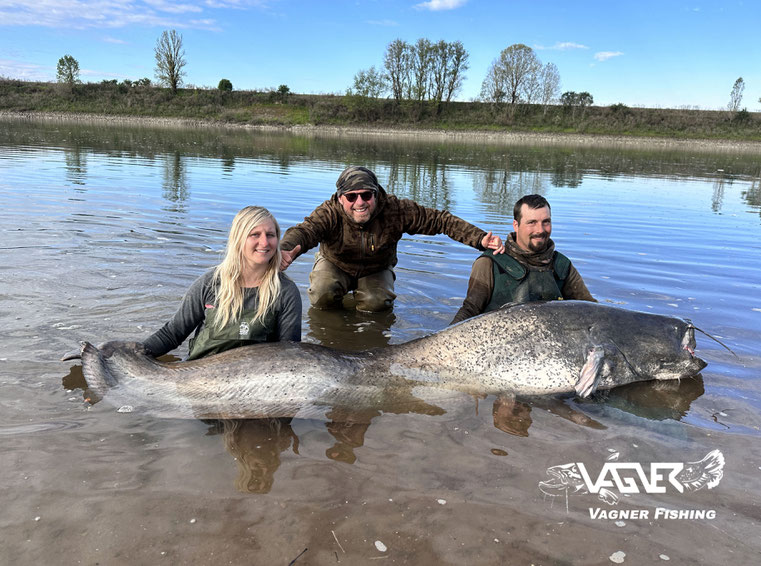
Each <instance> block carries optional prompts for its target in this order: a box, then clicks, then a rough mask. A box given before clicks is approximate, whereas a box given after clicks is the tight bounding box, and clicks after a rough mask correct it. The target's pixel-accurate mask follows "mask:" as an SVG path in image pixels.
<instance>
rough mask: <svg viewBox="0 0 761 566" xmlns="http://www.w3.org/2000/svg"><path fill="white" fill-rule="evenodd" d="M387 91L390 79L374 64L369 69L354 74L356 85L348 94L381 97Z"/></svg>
mask: <svg viewBox="0 0 761 566" xmlns="http://www.w3.org/2000/svg"><path fill="white" fill-rule="evenodd" d="M387 91H388V80H387V78H386V76H385V75H384V74H383V73H382V72H381V71H379V70H377V69H376V68H375V66H374V65H373V66H372V67H370V68H369V69H367V70H364V69H362V70H360V71H357V74H356V75H354V85H353V86H352V88H350V89H349V90H348V92H347V94H348V95H356V96H363V97H366V98H380V97H382V96H383V94H385V93H386V92H387Z"/></svg>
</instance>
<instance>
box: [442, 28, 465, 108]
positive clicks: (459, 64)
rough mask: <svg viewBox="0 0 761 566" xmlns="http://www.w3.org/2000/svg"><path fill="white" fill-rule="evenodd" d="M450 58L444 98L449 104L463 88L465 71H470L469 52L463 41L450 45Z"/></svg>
mask: <svg viewBox="0 0 761 566" xmlns="http://www.w3.org/2000/svg"><path fill="white" fill-rule="evenodd" d="M447 48H448V49H449V58H448V61H447V85H446V88H445V89H444V97H445V100H446V101H447V102H449V101H450V100H452V97H453V96H454V95H455V94H457V93H458V92H459V90H460V89H461V88H462V81H463V80H464V79H465V71H467V70H468V68H469V67H470V65H469V64H468V57H469V56H468V52H467V51H465V47H463V45H462V42H461V41H455V42H453V43H450V44H449V45H448V46H447Z"/></svg>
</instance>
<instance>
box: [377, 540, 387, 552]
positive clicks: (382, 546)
mask: <svg viewBox="0 0 761 566" xmlns="http://www.w3.org/2000/svg"><path fill="white" fill-rule="evenodd" d="M375 548H377V549H378V550H379V551H380V552H386V550H388V549H387V548H386V545H385V544H383V543H382V542H381V541H379V540H376V541H375Z"/></svg>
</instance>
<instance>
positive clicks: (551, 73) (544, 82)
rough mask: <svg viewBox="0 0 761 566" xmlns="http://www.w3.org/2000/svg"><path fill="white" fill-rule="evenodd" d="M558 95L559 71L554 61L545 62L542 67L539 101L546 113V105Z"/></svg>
mask: <svg viewBox="0 0 761 566" xmlns="http://www.w3.org/2000/svg"><path fill="white" fill-rule="evenodd" d="M559 95H560V73H559V72H558V68H557V67H556V66H555V64H554V63H547V64H546V65H545V66H544V68H543V69H542V79H541V94H540V101H541V103H542V106H543V107H544V114H547V106H549V105H550V103H551V102H552V101H553V100H556V99H557V97H558V96H559Z"/></svg>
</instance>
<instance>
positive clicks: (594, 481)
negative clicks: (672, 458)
mask: <svg viewBox="0 0 761 566" xmlns="http://www.w3.org/2000/svg"><path fill="white" fill-rule="evenodd" d="M617 459H618V453H617V452H616V453H614V454H612V455H611V456H610V457H609V458H608V461H607V462H605V464H604V465H603V467H602V470H600V473H599V474H597V475H596V476H593V474H591V473H590V472H589V470H587V467H586V466H585V465H584V464H583V463H582V462H572V463H570V464H561V465H558V466H551V467H549V468H547V475H548V476H550V479H548V480H544V481H540V482H539V490H540V491H541V492H542V493H544V494H545V495H549V496H550V497H553V498H556V497H564V498H565V506H566V512H568V497H569V496H571V495H596V496H597V499H598V500H599V501H602V502H603V503H607V504H608V505H609V506H614V505H617V504H618V502H619V500H620V499H621V496H622V495H623V496H630V495H633V494H637V493H643V492H644V493H648V494H660V493H667V492H669V491H672V492H677V493H687V492H692V491H699V490H701V489H703V488H706V489H713V488H714V487H716V486H717V485H719V482H720V481H721V478H722V477H724V455H723V454H722V453H721V451H719V450H712V451H711V452H709V453H708V454H706V456H705V457H704V458H703V459H702V460H698V461H697V462H653V463H651V464H650V465H649V467H647V466H643V465H642V464H640V463H637V462H617V461H615V460H617ZM611 460H614V461H611ZM651 512H652V514H651ZM589 516H590V518H592V519H693V520H694V519H714V518H715V517H716V511H714V510H712V509H708V510H704V509H678V510H677V509H668V508H665V507H656V508H655V509H654V510H651V509H626V510H623V509H622V510H619V509H606V508H604V507H602V508H601V507H597V508H594V507H590V508H589Z"/></svg>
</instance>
